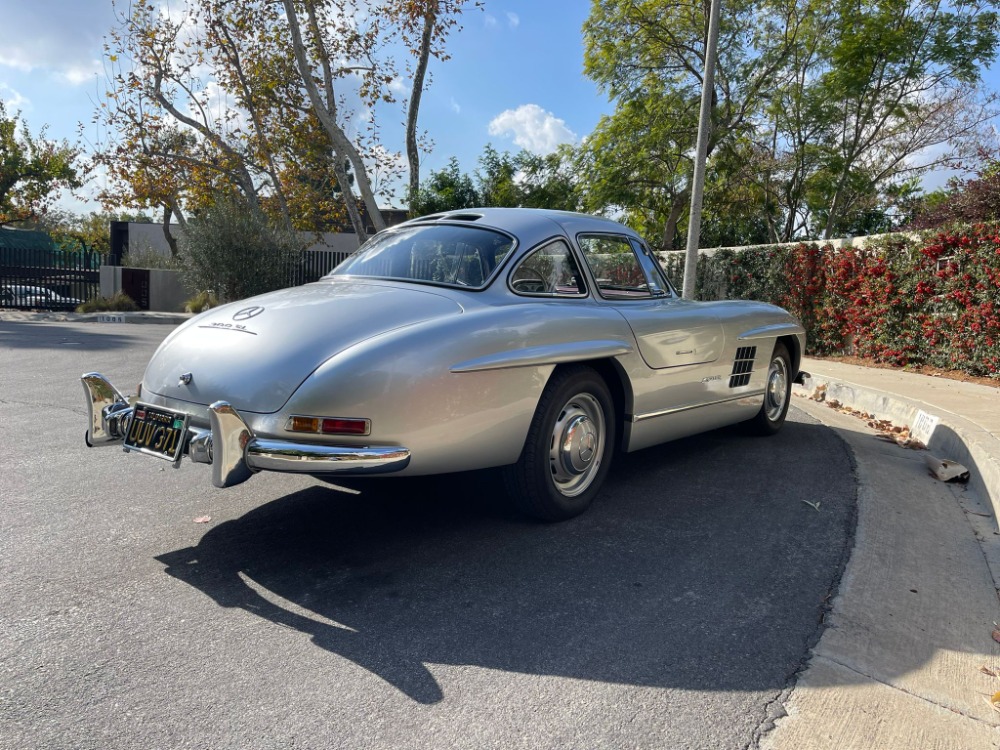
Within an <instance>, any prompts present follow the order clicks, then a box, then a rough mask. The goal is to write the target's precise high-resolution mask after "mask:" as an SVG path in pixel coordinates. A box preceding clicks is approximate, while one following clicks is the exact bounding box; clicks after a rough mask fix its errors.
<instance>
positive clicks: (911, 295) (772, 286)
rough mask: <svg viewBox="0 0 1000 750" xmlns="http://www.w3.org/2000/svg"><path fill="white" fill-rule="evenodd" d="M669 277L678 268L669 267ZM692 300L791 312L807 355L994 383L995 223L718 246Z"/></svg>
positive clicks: (997, 333) (998, 351)
mask: <svg viewBox="0 0 1000 750" xmlns="http://www.w3.org/2000/svg"><path fill="white" fill-rule="evenodd" d="M669 265H670V266H671V267H670V269H669V270H670V273H671V275H672V277H673V278H680V277H681V275H682V274H683V262H682V261H681V262H678V260H677V259H673V260H672V263H670V264H669ZM697 275H698V280H699V285H698V289H699V298H702V299H718V298H720V297H724V298H728V299H757V300H762V301H765V302H772V303H774V304H777V305H781V306H782V307H784V308H786V309H788V310H789V311H790V312H792V313H793V314H795V315H796V316H797V317H798V318H799V319H800V320H801V321H802V323H803V325H804V326H805V328H806V331H807V336H808V351H809V353H813V354H851V355H857V356H860V357H865V358H870V359H873V360H875V361H878V362H885V363H888V364H893V365H898V366H907V365H932V366H934V367H940V368H944V369H955V370H961V371H963V372H967V373H969V374H971V375H983V376H988V377H994V378H1000V227H998V226H996V225H987V224H980V225H976V226H973V227H966V228H963V229H961V230H954V231H948V232H937V233H925V234H922V235H906V236H903V235H893V236H888V237H883V238H879V239H877V240H874V241H872V242H871V243H870V244H868V245H867V246H866V247H864V248H851V247H849V248H840V249H837V248H834V247H832V246H830V245H826V246H823V247H815V246H813V245H806V244H802V245H794V246H774V247H763V248H749V249H747V250H743V251H732V250H720V251H718V252H716V253H715V254H714V255H712V256H706V255H703V256H702V257H701V258H700V259H699V263H698V274H697Z"/></svg>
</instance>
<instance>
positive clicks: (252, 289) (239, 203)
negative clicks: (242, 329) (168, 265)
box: [179, 195, 304, 302]
mask: <svg viewBox="0 0 1000 750" xmlns="http://www.w3.org/2000/svg"><path fill="white" fill-rule="evenodd" d="M303 250H304V247H303V243H302V240H301V238H300V237H299V235H298V234H297V233H296V232H294V231H292V230H290V229H288V228H287V227H283V226H280V225H276V224H275V223H274V222H273V221H272V220H269V219H268V218H267V216H265V215H264V213H263V211H261V209H260V207H259V206H254V205H252V204H251V203H250V202H249V201H247V200H245V199H240V198H234V197H232V196H225V195H223V196H219V197H218V199H217V200H216V201H215V202H214V203H213V204H212V205H211V206H209V208H208V209H207V210H206V211H205V212H204V213H203V214H202V215H201V216H200V217H198V218H197V219H193V220H191V221H190V222H189V224H188V227H187V230H186V231H185V232H184V235H183V236H182V237H181V240H180V254H179V260H180V262H181V268H182V271H183V274H184V280H185V283H186V284H187V285H188V286H189V287H190V288H191V289H192V290H197V291H205V290H212V291H214V292H215V294H216V295H217V296H218V297H219V299H220V300H222V301H225V302H231V301H233V300H238V299H244V298H245V297H251V296H253V295H255V294H263V293H264V292H269V291H271V290H273V289H280V288H282V287H285V286H288V283H289V278H290V277H289V274H290V272H291V269H292V268H293V267H294V264H295V263H297V262H298V261H299V259H300V258H301V256H302V252H303Z"/></svg>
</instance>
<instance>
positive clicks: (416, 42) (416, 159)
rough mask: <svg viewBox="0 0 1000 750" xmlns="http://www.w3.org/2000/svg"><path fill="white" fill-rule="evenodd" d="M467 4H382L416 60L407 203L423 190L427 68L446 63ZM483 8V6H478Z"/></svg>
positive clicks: (409, 109)
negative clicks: (421, 123)
mask: <svg viewBox="0 0 1000 750" xmlns="http://www.w3.org/2000/svg"><path fill="white" fill-rule="evenodd" d="M465 2H466V0H391V2H387V3H384V4H383V8H384V9H385V11H386V13H387V14H388V15H389V16H390V17H392V18H396V19H398V23H399V27H400V31H401V36H402V40H403V43H404V45H405V47H406V48H407V49H408V50H409V51H410V52H411V56H412V57H413V58H414V61H412V62H413V67H412V69H411V68H410V65H409V64H408V65H407V69H408V72H409V73H410V97H409V100H408V102H407V105H406V161H407V164H408V166H409V186H408V190H407V201H408V202H412V201H413V196H414V195H416V193H417V191H418V190H419V189H420V142H419V140H420V139H419V134H418V133H417V119H418V116H419V112H420V100H421V98H422V96H423V92H424V87H425V85H426V84H425V81H426V79H427V66H428V63H429V62H430V58H431V57H432V56H433V57H435V58H437V59H439V60H447V59H448V55H447V54H445V51H444V46H443V45H444V41H445V39H446V38H447V36H448V34H449V33H450V32H451V30H452V29H453V28H454V27H456V26H457V25H458V16H459V14H460V13H461V12H462V6H463V5H464V4H465ZM475 7H477V8H481V7H482V4H481V3H479V2H476V3H475Z"/></svg>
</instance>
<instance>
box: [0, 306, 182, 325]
mask: <svg viewBox="0 0 1000 750" xmlns="http://www.w3.org/2000/svg"><path fill="white" fill-rule="evenodd" d="M192 317H194V315H193V314H192V313H177V312H145V311H142V312H93V313H78V312H23V311H21V310H0V322H14V321H17V322H20V323H43V322H54V323H154V324H160V325H172V326H175V325H179V324H181V323H183V322H185V321H187V320H189V319H190V318H192Z"/></svg>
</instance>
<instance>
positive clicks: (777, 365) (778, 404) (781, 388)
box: [764, 357, 788, 422]
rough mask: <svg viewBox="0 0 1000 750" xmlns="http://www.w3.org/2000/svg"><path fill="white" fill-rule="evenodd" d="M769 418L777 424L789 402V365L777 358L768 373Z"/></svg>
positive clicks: (767, 398) (767, 403) (766, 396)
mask: <svg viewBox="0 0 1000 750" xmlns="http://www.w3.org/2000/svg"><path fill="white" fill-rule="evenodd" d="M764 398H765V401H766V413H767V418H768V419H769V420H770V421H772V422H776V421H777V420H779V419H781V415H782V414H783V413H784V411H785V401H787V400H788V365H786V364H785V360H784V359H782V358H781V357H775V358H774V360H773V361H772V362H771V367H770V368H769V369H768V371H767V394H766V395H765V397H764Z"/></svg>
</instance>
